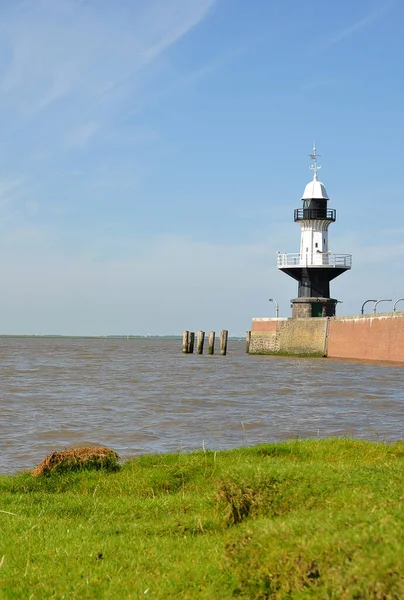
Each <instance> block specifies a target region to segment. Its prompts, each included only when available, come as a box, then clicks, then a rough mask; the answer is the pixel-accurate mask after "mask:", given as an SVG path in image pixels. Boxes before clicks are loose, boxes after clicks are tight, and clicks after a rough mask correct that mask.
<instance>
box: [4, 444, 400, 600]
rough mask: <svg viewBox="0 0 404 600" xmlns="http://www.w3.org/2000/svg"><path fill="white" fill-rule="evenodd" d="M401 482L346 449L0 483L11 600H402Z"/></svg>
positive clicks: (217, 457) (378, 460) (199, 456)
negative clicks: (179, 599) (227, 599)
mask: <svg viewBox="0 0 404 600" xmlns="http://www.w3.org/2000/svg"><path fill="white" fill-rule="evenodd" d="M403 482H404V442H400V443H396V444H391V445H387V444H374V443H370V442H358V441H353V440H349V439H334V440H315V441H314V440H309V441H292V442H287V443H281V444H267V445H262V446H257V447H253V448H240V449H237V450H231V451H228V452H217V453H214V452H197V453H193V454H167V455H153V456H142V457H140V458H138V459H135V460H132V461H130V462H128V463H126V464H124V465H123V467H122V469H121V470H120V471H117V472H112V473H110V472H107V471H88V470H87V471H82V472H73V473H64V474H52V475H49V476H46V477H37V478H34V477H32V476H31V475H29V474H21V475H15V476H3V477H0V510H1V512H0V565H1V566H0V598H1V599H2V600H3V599H10V598H13V599H18V600H21V599H27V600H28V599H31V600H35V599H43V598H69V599H70V598H77V599H80V600H81V599H88V598H94V599H103V598H111V599H112V598H113V599H124V598H149V597H150V598H160V599H167V598H190V599H192V598H205V599H209V600H212V599H213V600H214V599H222V598H240V599H255V598H262V599H264V598H267V599H269V598H285V599H294V598H296V599H300V598H321V599H322V598H324V599H375V600H376V599H377V600H388V599H402V598H404V483H403ZM10 513H12V514H10Z"/></svg>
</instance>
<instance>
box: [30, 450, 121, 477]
mask: <svg viewBox="0 0 404 600" xmlns="http://www.w3.org/2000/svg"><path fill="white" fill-rule="evenodd" d="M118 461H119V455H118V454H117V453H116V452H115V450H111V448H107V447H106V446H100V447H95V448H93V447H90V448H73V449H72V450H64V451H62V452H52V454H49V455H48V456H46V457H45V458H44V459H43V461H42V462H41V463H40V464H39V465H37V466H36V467H35V469H33V470H32V471H31V474H32V475H34V476H35V477H38V476H40V475H48V474H50V473H55V472H57V473H64V472H68V471H81V470H86V471H88V470H96V471H99V470H100V469H103V470H104V471H117V470H118V469H119V462H118Z"/></svg>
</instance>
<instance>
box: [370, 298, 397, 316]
mask: <svg viewBox="0 0 404 600" xmlns="http://www.w3.org/2000/svg"><path fill="white" fill-rule="evenodd" d="M380 302H393V300H377V302H375V305H374V307H373V312H374V313H376V307H377V305H378V304H380Z"/></svg>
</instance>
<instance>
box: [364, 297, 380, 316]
mask: <svg viewBox="0 0 404 600" xmlns="http://www.w3.org/2000/svg"><path fill="white" fill-rule="evenodd" d="M368 302H377V300H365V302H364V303H363V304H362V308H361V314H362V315H363V313H364V308H365V304H367V303H368Z"/></svg>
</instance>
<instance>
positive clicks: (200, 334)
mask: <svg viewBox="0 0 404 600" xmlns="http://www.w3.org/2000/svg"><path fill="white" fill-rule="evenodd" d="M204 342H205V332H204V331H198V340H197V343H196V352H197V354H203V344H204Z"/></svg>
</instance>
